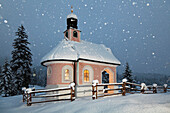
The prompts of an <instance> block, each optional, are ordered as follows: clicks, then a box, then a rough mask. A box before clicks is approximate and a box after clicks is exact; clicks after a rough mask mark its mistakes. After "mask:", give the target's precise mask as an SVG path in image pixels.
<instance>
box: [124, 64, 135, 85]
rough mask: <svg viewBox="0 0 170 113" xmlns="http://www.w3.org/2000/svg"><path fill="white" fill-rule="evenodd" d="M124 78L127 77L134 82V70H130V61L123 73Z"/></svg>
mask: <svg viewBox="0 0 170 113" xmlns="http://www.w3.org/2000/svg"><path fill="white" fill-rule="evenodd" d="M124 78H126V79H127V80H128V82H132V81H133V78H132V71H131V70H130V68H129V64H128V63H126V68H125V72H124V73H123V79H124Z"/></svg>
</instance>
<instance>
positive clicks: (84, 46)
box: [41, 10, 120, 88]
mask: <svg viewBox="0 0 170 113" xmlns="http://www.w3.org/2000/svg"><path fill="white" fill-rule="evenodd" d="M41 64H42V65H43V66H46V67H47V86H46V87H47V88H56V87H66V86H68V85H69V84H70V82H75V84H76V86H81V85H91V84H92V81H93V80H98V81H99V83H114V82H117V81H116V67H117V66H118V65H120V61H119V60H118V59H117V58H116V57H115V56H114V55H113V53H112V51H111V49H110V48H107V47H106V46H105V45H103V44H94V43H91V42H87V41H83V40H81V31H80V30H79V29H78V18H77V16H76V15H75V14H74V13H73V10H71V14H69V15H68V16H67V29H66V30H65V31H64V39H63V40H62V41H61V42H60V43H59V44H58V45H57V46H56V47H55V48H54V49H53V50H51V51H50V52H49V53H48V54H47V55H45V56H44V57H43V58H42V60H41Z"/></svg>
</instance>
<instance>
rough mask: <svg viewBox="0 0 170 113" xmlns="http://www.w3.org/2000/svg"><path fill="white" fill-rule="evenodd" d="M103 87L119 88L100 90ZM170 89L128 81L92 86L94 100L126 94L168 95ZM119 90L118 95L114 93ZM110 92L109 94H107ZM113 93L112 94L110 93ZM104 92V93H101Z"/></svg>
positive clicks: (94, 84)
mask: <svg viewBox="0 0 170 113" xmlns="http://www.w3.org/2000/svg"><path fill="white" fill-rule="evenodd" d="M101 86H107V87H109V86H114V87H115V86H118V87H117V88H114V87H112V88H104V89H100V90H99V89H98V88H99V87H101ZM169 89H170V88H168V86H167V85H165V84H164V86H157V84H153V85H148V86H146V85H145V84H144V83H142V84H136V83H130V82H127V81H124V82H121V83H108V84H98V82H96V83H93V84H92V99H93V100H94V99H97V98H98V97H104V96H111V95H119V94H121V95H122V96H125V95H126V93H130V94H134V93H142V94H153V93H157V92H158V90H159V92H162V93H166V92H167V91H169ZM115 90H118V92H117V93H115V92H114V91H115ZM106 91H108V92H106ZM109 91H112V92H109ZM100 92H102V93H100Z"/></svg>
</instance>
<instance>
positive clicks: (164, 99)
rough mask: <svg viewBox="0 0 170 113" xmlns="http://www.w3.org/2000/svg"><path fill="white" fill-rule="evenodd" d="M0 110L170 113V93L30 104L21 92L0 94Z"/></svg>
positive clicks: (17, 112) (25, 112) (8, 112)
mask: <svg viewBox="0 0 170 113" xmlns="http://www.w3.org/2000/svg"><path fill="white" fill-rule="evenodd" d="M0 113H170V93H158V94H128V95H127V96H121V95H120V96H110V97H104V98H99V99H97V100H92V99H91V97H84V98H78V99H76V100H75V101H73V102H70V101H63V102H49V103H40V104H33V105H32V106H27V105H26V103H23V102H22V95H20V96H13V97H0Z"/></svg>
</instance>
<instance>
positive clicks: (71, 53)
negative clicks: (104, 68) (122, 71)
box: [41, 39, 120, 65]
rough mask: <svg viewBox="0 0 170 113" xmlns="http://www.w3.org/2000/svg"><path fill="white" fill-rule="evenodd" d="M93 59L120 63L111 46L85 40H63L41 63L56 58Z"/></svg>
mask: <svg viewBox="0 0 170 113" xmlns="http://www.w3.org/2000/svg"><path fill="white" fill-rule="evenodd" d="M79 59H86V60H93V61H99V62H105V63H111V64H117V65H119V64H120V61H119V60H118V59H117V58H116V57H115V56H114V55H113V54H112V51H111V49H110V48H107V47H105V46H104V45H103V44H94V43H91V42H87V41H83V40H81V41H80V42H75V41H70V40H65V39H64V40H62V41H61V42H60V43H59V44H58V45H57V46H56V47H55V48H54V49H53V50H51V51H50V52H49V53H48V54H47V55H45V56H44V57H43V58H42V60H41V63H42V64H43V63H44V62H48V61H55V60H74V61H76V60H79Z"/></svg>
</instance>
